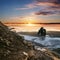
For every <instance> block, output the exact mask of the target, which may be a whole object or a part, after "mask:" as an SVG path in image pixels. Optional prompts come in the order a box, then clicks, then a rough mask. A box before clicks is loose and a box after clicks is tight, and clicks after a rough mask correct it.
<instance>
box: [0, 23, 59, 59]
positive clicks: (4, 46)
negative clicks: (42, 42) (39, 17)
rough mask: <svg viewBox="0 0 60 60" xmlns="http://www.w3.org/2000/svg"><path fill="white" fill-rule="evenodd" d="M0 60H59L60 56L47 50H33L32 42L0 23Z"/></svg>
mask: <svg viewBox="0 0 60 60" xmlns="http://www.w3.org/2000/svg"><path fill="white" fill-rule="evenodd" d="M39 48H40V47H39ZM0 60H60V56H59V55H58V54H57V53H55V52H52V51H49V50H48V49H41V48H40V49H37V48H36V49H35V46H34V45H33V43H32V42H28V41H25V40H24V37H22V36H19V35H18V34H17V33H16V32H13V31H10V29H9V28H8V27H7V26H5V25H4V24H2V23H1V22H0Z"/></svg>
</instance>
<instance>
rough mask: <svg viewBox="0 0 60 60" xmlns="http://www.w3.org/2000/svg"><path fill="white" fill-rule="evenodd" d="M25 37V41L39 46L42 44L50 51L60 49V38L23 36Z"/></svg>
mask: <svg viewBox="0 0 60 60" xmlns="http://www.w3.org/2000/svg"><path fill="white" fill-rule="evenodd" d="M19 35H21V34H19ZM21 36H24V39H25V40H28V41H32V42H35V43H38V44H42V45H44V46H46V47H47V48H49V49H56V48H60V38H59V37H50V36H49V35H46V37H45V38H41V37H34V36H29V35H21Z"/></svg>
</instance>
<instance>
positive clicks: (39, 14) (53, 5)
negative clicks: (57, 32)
mask: <svg viewBox="0 0 60 60" xmlns="http://www.w3.org/2000/svg"><path fill="white" fill-rule="evenodd" d="M0 21H2V22H3V23H20V24H23V23H28V25H29V26H31V25H32V24H33V23H37V24H38V23H60V0H0Z"/></svg>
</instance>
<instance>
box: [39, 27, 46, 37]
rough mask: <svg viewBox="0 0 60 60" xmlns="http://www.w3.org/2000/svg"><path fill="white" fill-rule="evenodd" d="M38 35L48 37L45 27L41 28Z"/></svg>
mask: <svg viewBox="0 0 60 60" xmlns="http://www.w3.org/2000/svg"><path fill="white" fill-rule="evenodd" d="M38 35H39V36H46V29H44V28H43V27H41V28H40V29H39V31H38Z"/></svg>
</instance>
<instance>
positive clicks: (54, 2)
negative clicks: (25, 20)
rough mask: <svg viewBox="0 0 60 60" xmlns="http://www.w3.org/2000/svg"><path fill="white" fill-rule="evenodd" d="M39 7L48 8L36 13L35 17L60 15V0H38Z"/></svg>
mask: <svg viewBox="0 0 60 60" xmlns="http://www.w3.org/2000/svg"><path fill="white" fill-rule="evenodd" d="M36 1H37V4H38V5H42V6H43V7H44V6H47V7H46V8H44V9H42V10H40V11H38V12H35V15H52V14H60V0H36Z"/></svg>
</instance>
